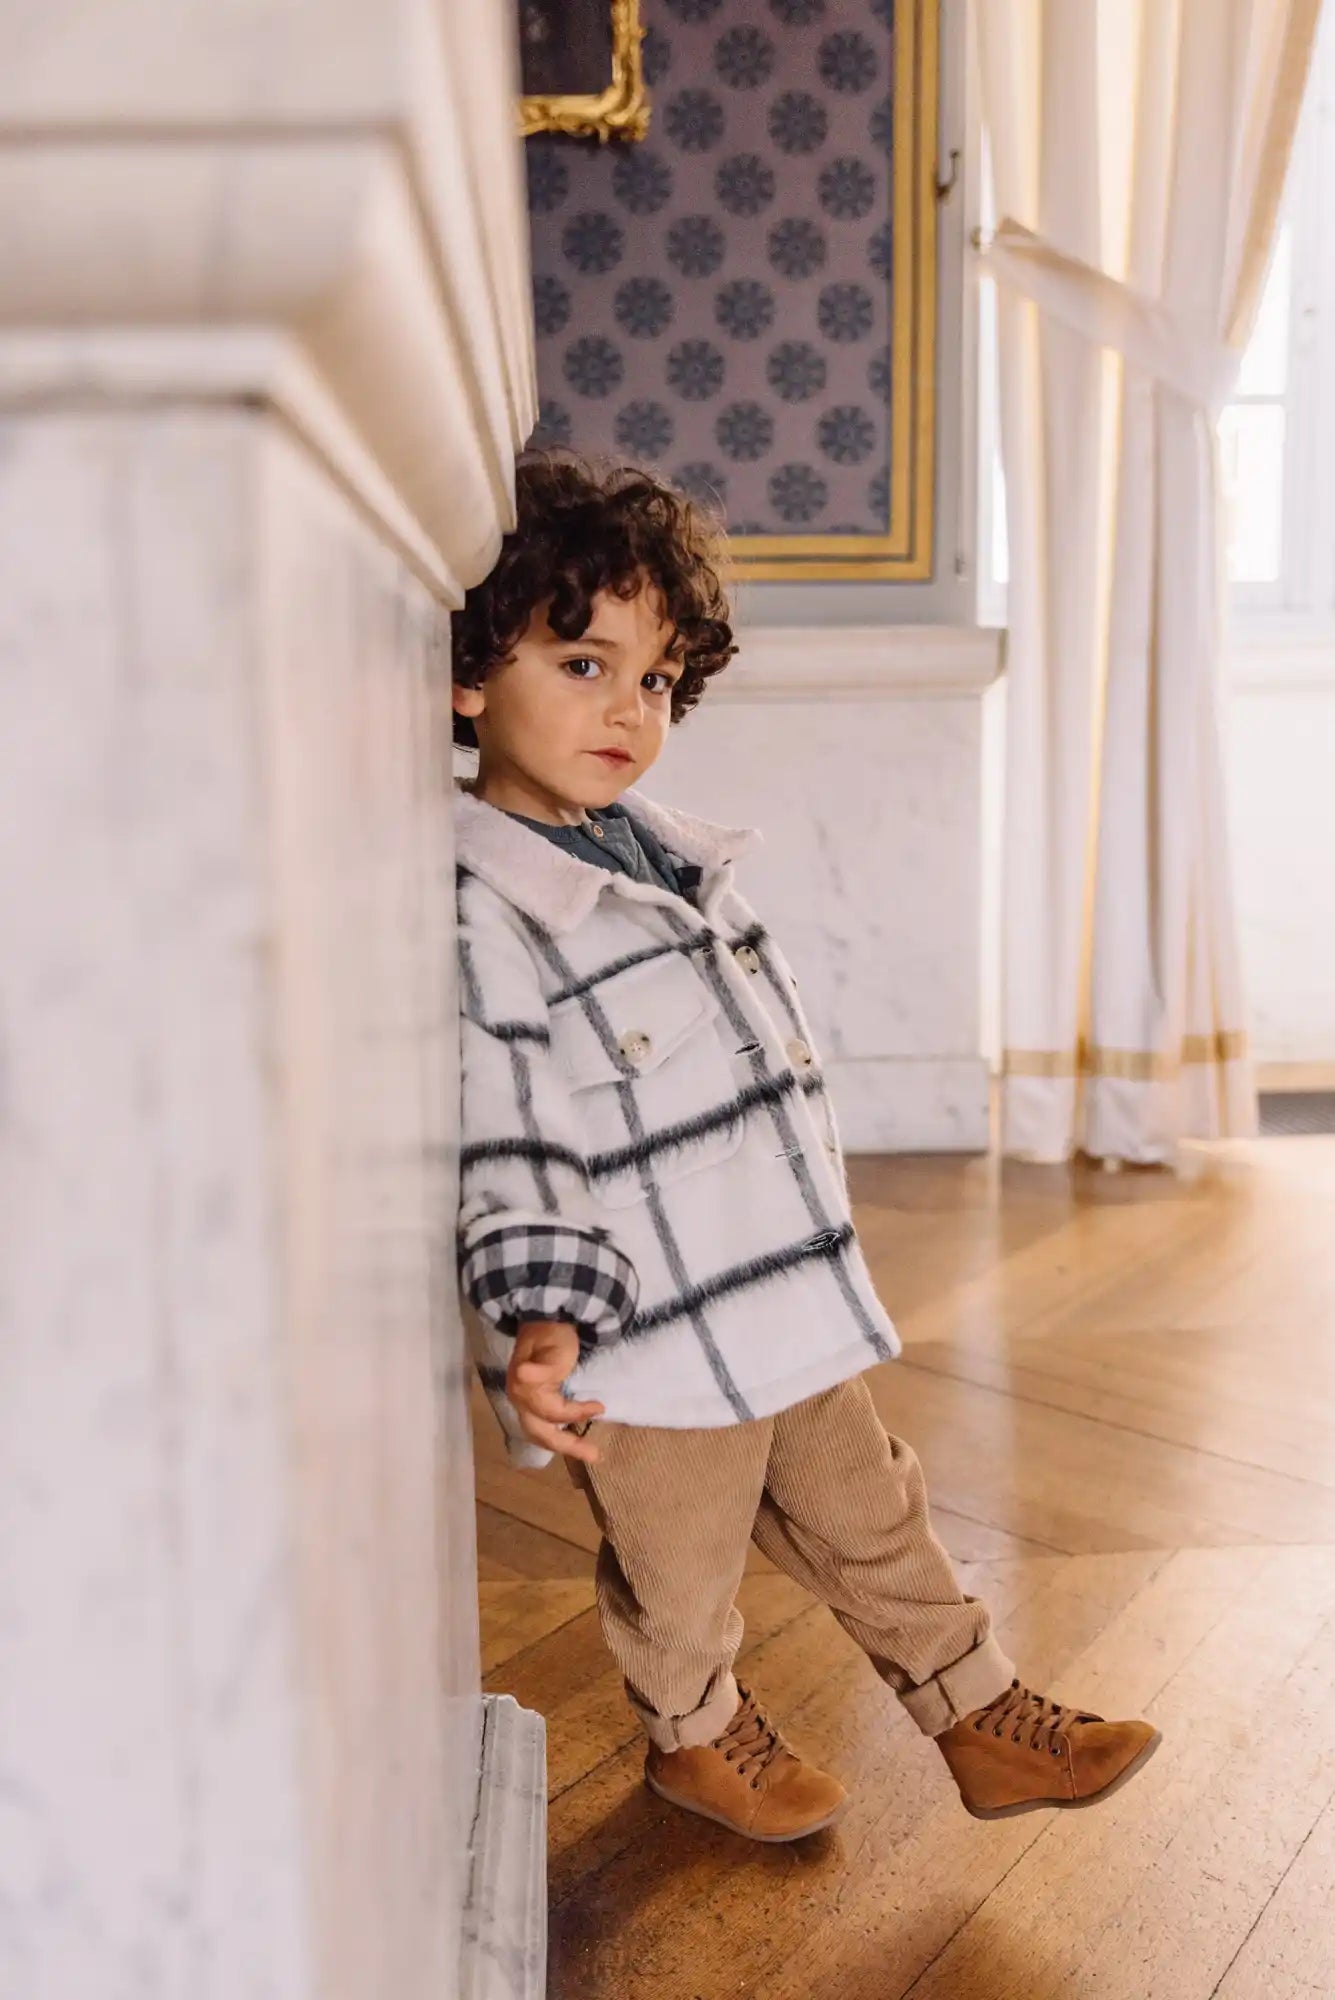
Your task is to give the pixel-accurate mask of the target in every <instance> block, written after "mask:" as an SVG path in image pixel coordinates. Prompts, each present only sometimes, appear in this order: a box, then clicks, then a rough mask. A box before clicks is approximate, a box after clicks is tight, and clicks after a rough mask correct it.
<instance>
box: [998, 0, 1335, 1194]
mask: <svg viewBox="0 0 1335 2000" xmlns="http://www.w3.org/2000/svg"><path fill="white" fill-rule="evenodd" d="M1320 5H1321V0H983V4H982V5H980V6H979V7H978V8H977V10H976V19H977V26H978V39H979V58H980V70H981V77H982V92H983V107H984V117H985V121H986V126H987V133H988V140H989V145H990V151H991V161H992V172H993V181H994V189H995V205H996V213H997V214H998V216H1000V217H1002V218H1003V220H1002V221H1001V223H1000V225H999V227H998V228H997V230H996V232H995V235H994V236H993V238H992V240H991V242H990V243H989V244H988V245H987V247H986V248H985V251H984V265H985V268H986V269H987V270H988V271H989V272H990V274H991V275H992V276H993V277H994V278H995V280H996V282H997V287H998V300H997V308H998V342H999V363H1000V391H1001V409H1000V416H1001V450H1002V461H1003V465H1004V468H1005V474H1006V498H1007V523H1008V538H1009V549H1010V586H1009V591H1010V598H1009V626H1010V632H1009V651H1008V660H1009V687H1008V703H1009V707H1008V749H1007V780H1006V795H1007V796H1006V855H1005V888H1004V970H1003V995H1002V1011H1003V1044H1004V1057H1003V1063H1004V1083H1003V1092H1004V1098H1003V1104H1004V1145H1005V1149H1006V1150H1007V1151H1008V1152H1010V1153H1013V1154H1017V1155H1020V1156H1022V1157H1026V1158H1031V1159H1039V1160H1060V1159H1063V1158H1066V1157H1068V1156H1069V1155H1070V1154H1071V1153H1072V1152H1074V1151H1077V1150H1080V1151H1084V1152H1087V1153H1091V1154H1093V1155H1095V1156H1098V1157H1102V1158H1109V1159H1124V1160H1131V1161H1141V1162H1155V1161H1170V1160H1171V1159H1172V1158H1173V1155H1174V1150H1175V1147H1176V1143H1177V1141H1178V1140H1180V1139H1183V1138H1188V1137H1208V1136H1218V1135H1228V1134H1240V1133H1245V1132H1248V1131H1250V1130H1252V1129H1253V1128H1254V1123H1255V1095H1254V1090H1253V1085H1252V1077H1251V1070H1250V1065H1249V1062H1248V1058H1247V1045H1246V1035H1245V1023H1244V1001H1243V993H1242V983H1241V978H1240V973H1239V967H1238V956H1237V945H1236V939H1235V927H1234V913H1233V904H1232V889H1231V881H1230V869H1229V859H1228V851H1227V839H1226V829H1225V823H1224V807H1223V795H1222V773H1221V757H1220V744H1219V670H1220V656H1221V605H1222V586H1223V576H1222V538H1221V533H1220V495H1219V470H1218V461H1217V450H1216V442H1215V418H1216V415H1217V413H1218V410H1219V408H1220V406H1221V404H1222V403H1223V401H1224V400H1225V398H1226V396H1227V394H1228V391H1229V388H1230V386H1231V384H1232V381H1233V379H1234V375H1235V372H1236V368H1237V364H1238V361H1239V359H1240V357H1241V353H1242V350H1243V348H1244V346H1245V344H1246V340H1247V335H1248V332H1249V330H1250V326H1251V322H1252V318H1253V315H1254V312H1255V309H1256V307H1257V304H1258V303H1259V299H1260V292H1261V285H1262V280H1263V277H1264V273H1265V267H1266V261H1267V258H1268V255H1269V250H1270V245H1271V240H1272V237H1273V234H1274V226H1275V218H1276V213H1277V209H1278V205H1279V199H1280V194H1281V191H1282V186H1283V179H1284V174H1285V169H1286V167H1287V163H1288V156H1289V151H1290V146H1291V142H1292V137H1293V131H1294V126H1295V124H1296V121H1297V116H1298V110H1299V106H1300V103H1301V98H1302V91H1303V85H1304V83H1305V80H1306V73H1307V66H1308V61H1309V57H1310V54H1311V47H1312V42H1313V38H1314V35H1315V29H1316V23H1317V18H1318V15H1319V12H1320Z"/></svg>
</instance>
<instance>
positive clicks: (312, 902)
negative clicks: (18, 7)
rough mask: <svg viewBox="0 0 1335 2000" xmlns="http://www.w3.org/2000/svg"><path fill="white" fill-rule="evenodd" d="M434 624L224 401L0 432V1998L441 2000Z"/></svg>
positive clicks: (250, 416)
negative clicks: (383, 1998) (390, 1998)
mask: <svg viewBox="0 0 1335 2000" xmlns="http://www.w3.org/2000/svg"><path fill="white" fill-rule="evenodd" d="M444 628H445V618H444V613H443V612H442V611H441V609H440V608H439V607H438V605H437V603H436V601H435V600H434V599H433V598H432V597H431V596H430V595H429V594H428V593H427V591H426V590H425V589H423V588H422V587H421V585H420V584H418V583H417V581H416V580H415V579H414V577H413V576H412V575H410V574H409V573H408V572H407V571H406V569H405V568H404V566H403V565H402V563H401V562H400V561H399V560H398V559H397V558H396V557H394V556H393V555H391V554H390V553H388V552H387V550H386V548H385V546H384V544H383V543H382V541H381V540H380V539H379V538H378V537H377V535H376V534H375V533H373V532H372V530H371V529H370V528H369V527H368V526H367V525H366V524H365V522H364V521H363V519H362V518H361V517H360V516H359V515H358V514H357V513H356V512H355V511H354V509H353V507H352V506H351V505H350V504H349V502H348V501H347V500H345V499H344V497H343V496H342V494H341V493H339V492H337V491H336V490H335V489H334V488H333V486H332V485H331V484H330V483H329V481H328V479H327V478H326V476H325V474H324V472H323V471H322V470H321V469H320V468H318V467H317V466H316V465H315V464H314V462H312V461H310V460H308V459H307V457H306V456H305V455H304V454H303V451H302V450H301V448H300V447H299V446H298V445H297V444H295V443H294V442H293V441H292V439H291V437H290V436H289V434H288V433H287V432H286V431H285V430H284V429H283V428H282V427H281V426H280V425H279V424H278V423H277V422H275V421H274V420H273V419H272V418H270V417H267V416H265V415H263V414H260V413H259V412H258V411H253V410H252V411H247V410H244V409H241V408H233V409H226V408H220V409H218V410H216V411H212V412H210V411H207V410H198V411H193V412H192V411H189V410H186V409H179V410H175V411H172V410H162V411H159V412H157V413H151V412H146V411H142V410H140V411H120V412H117V411H115V410H111V409H104V410H100V411H89V412H86V413H83V414H79V413H69V414H61V413H59V412H49V413H45V414H39V413H34V414H30V415H10V416H7V417H4V418H3V419H0V802H2V803H0V814H3V827H2V828H0V935H2V936H3V938H4V950H3V953H2V954H0V1077H2V1082H0V1213H2V1214H3V1216H4V1226H3V1233H2V1243H0V1509H2V1512H0V1646H2V1648H3V1670H2V1675H0V1685H2V1686H3V1726H2V1727H0V1911H2V1912H3V1918H2V1920H0V1991H3V1992H4V1993H5V1994H6V1995H9V1994H13V1995H14V1996H15V1997H16V2000H19V1996H22V2000H72V1996H75V1995H77V1996H79V2000H102V1996H106V2000H112V1996H115V2000H121V1996H127V2000H128V1996H130V1995H136V1996H140V1995H142V1996H145V1997H146V2000H148V1997H149V1996H151V2000H166V1996H171V2000H178V1996H179V2000H260V1996H264V2000H270V1996H272V2000H317V1996H318V2000H371V1996H373V1995H382V1994H383V1995H389V1994H393V1995H394V1996H395V2000H418V1996H421V2000H426V1996H427V1995H431V1996H432V2000H437V1997H438V2000H447V1996H449V1995H450V1994H451V1992H452V1991H453V1982H454V1980H455V1977H456V1971H457V1956H458V1931H457V1924H458V1912H459V1908H460V1906H461V1903H462V1896H463V1887H464V1884H463V1879H462V1878H463V1874H464V1871H465V1869H466V1851H465V1850H466V1836H467V1815H468V1814H469V1813H470V1812H471V1810H472V1806H473V1797H474V1792H473V1780H474V1776H475V1772H476V1768H477V1740H476V1739H477V1729H478V1724H479V1710H478V1703H477V1647H476V1631H475V1625H474V1619H475V1597H474V1588H473V1552H472V1543H471V1461H470V1458H469V1454H468V1449H467V1441H466V1437H465V1435H464V1430H463V1398H462V1395H461V1393H460V1392H459V1377H460V1371H461V1368H462V1361H461V1355H460V1347H459V1335H458V1327H457V1323H456V1319H455V1315H454V1310H453V1305H452V1292H453V1286H452V1273H451V1272H450V1270H449V1269H448V1268H447V1259H446V1245H447V1242H448V1230H447V1228H446V1227H444V1226H443V1223H442V1218H443V1217H446V1216H448V1214H449V1213H450V1212H451V1210H452V1200H453V1190H452V1188H451V1186H450V1181H449V1169H448V1146H447V1140H448V1136H449V1133H450V1130H451V1125H452V1119H453V1113H454V1089H455V1083H454V1076H453V1072H452V1066H451V1055H450V1046H449V1043H448V1041H447V1040H446V1039H445V1038H444V1036H443V1035H442V1032H441V1024H442V1022H444V1021H447V1020H448V1015H449V998H450V996H449V994H448V992H447V990H446V987H445V982H446V980H447V978H448V966H449V950H448V936H447V923H448V911H449V907H450V898H449V878H450V850H449V830H448V825H447V823H446V817H445V813H444V810H443V803H442V793H441V787H440V782H439V780H440V772H441V766H442V757H441V752H442V748H443V744H442V740H441V738H440V737H439V736H433V728H434V724H433V718H432V712H431V711H432V701H433V687H434V683H435V681H436V678H437V676H441V677H443V675H444V674H445V672H446V654H445V643H446V639H445V629H444Z"/></svg>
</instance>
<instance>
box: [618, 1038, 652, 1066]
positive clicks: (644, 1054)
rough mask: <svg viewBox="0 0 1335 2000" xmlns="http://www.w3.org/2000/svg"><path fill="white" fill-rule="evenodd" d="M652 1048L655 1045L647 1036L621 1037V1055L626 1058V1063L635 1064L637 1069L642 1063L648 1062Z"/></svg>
mask: <svg viewBox="0 0 1335 2000" xmlns="http://www.w3.org/2000/svg"><path fill="white" fill-rule="evenodd" d="M652 1048H653V1043H652V1042H651V1041H650V1040H649V1037H648V1036H647V1035H639V1034H635V1035H623V1036H622V1037H621V1053H622V1055H623V1056H624V1057H625V1058H626V1061H627V1062H628V1063H634V1064H635V1066H636V1068H637V1069H638V1067H639V1066H640V1064H641V1063H646V1062H648V1060H649V1055H650V1051H651V1050H652Z"/></svg>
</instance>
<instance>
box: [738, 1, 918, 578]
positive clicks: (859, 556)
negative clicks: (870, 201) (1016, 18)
mask: <svg viewBox="0 0 1335 2000" xmlns="http://www.w3.org/2000/svg"><path fill="white" fill-rule="evenodd" d="M938 5H939V0H896V5H895V9H894V33H895V77H894V88H893V106H894V110H893V115H894V139H893V152H892V169H893V176H894V178H893V182H892V187H891V201H892V220H891V230H892V235H891V256H890V264H891V269H890V289H891V301H892V321H891V329H890V521H889V527H888V529H887V532H886V533H885V534H884V535H734V536H733V538H732V540H731V542H730V544H729V548H730V552H731V556H732V563H733V570H734V574H735V575H737V576H738V577H739V578H743V579H748V580H751V581H756V582H780V581H782V582H784V583H792V582H795V581H799V580H802V579H807V580H809V581H812V582H835V581H844V582H849V581H856V580H859V579H860V580H862V581H865V582H869V583H871V582H884V581H892V582H899V583H911V582H921V581H922V580H923V579H925V578H927V577H930V576H931V574H932V541H933V506H934V502H935V493H936V479H935V445H936V373H935V370H936V274H937V257H936V223H937V190H936V171H937V93H938V89H939V87H940V69H939V64H940V50H939V28H938Z"/></svg>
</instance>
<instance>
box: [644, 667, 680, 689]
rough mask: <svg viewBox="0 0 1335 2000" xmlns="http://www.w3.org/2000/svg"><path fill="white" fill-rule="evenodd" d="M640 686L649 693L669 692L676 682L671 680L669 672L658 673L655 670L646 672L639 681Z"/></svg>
mask: <svg viewBox="0 0 1335 2000" xmlns="http://www.w3.org/2000/svg"><path fill="white" fill-rule="evenodd" d="M640 686H641V687H643V688H647V689H648V690H649V693H650V694H670V693H671V692H672V689H673V688H674V687H675V686H676V682H675V681H674V680H673V678H672V676H671V674H660V673H658V672H657V671H655V672H653V673H651V674H646V675H645V676H644V679H643V680H642V681H641V682H640Z"/></svg>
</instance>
